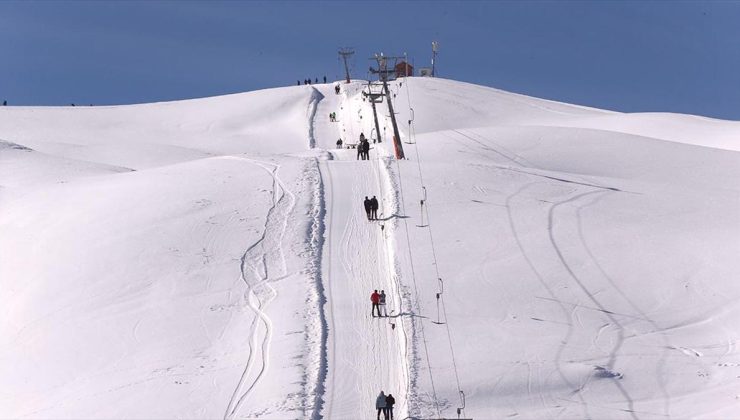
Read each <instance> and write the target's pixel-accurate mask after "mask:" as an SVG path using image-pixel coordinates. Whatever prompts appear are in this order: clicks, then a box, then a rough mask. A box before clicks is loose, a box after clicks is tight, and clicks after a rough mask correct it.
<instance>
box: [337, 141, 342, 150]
mask: <svg viewBox="0 0 740 420" xmlns="http://www.w3.org/2000/svg"><path fill="white" fill-rule="evenodd" d="M341 148H342V139H339V140H337V149H341Z"/></svg>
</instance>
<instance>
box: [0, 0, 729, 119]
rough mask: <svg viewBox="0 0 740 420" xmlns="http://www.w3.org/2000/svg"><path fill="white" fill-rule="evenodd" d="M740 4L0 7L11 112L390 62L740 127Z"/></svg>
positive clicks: (258, 83) (203, 91)
mask: <svg viewBox="0 0 740 420" xmlns="http://www.w3.org/2000/svg"><path fill="white" fill-rule="evenodd" d="M738 22H740V2H728V1H725V2H720V1H717V2H669V1H661V2H657V1H656V2H629V1H619V2H617V1H614V2H611V1H577V2H554V1H553V2H550V1H547V2H545V1H542V2H522V1H519V2H503V1H502V2H474V1H467V2H444V1H435V2H422V1H414V2H341V1H334V2H184V1H182V2H175V1H131V2H125V1H120V2H113V1H97V2H96V1H86V2H66V1H44V2H28V1H26V2H16V1H7V0H6V1H2V2H0V57H2V60H1V61H0V100H3V99H5V100H8V102H9V103H10V104H11V105H64V104H69V103H77V104H88V103H93V104H124V103H140V102H152V101H162V100H173V99H183V98H193V97H202V96H212V95H218V94H224V93H233V92H241V91H248V90H255V89H261V88H267V87H275V86H286V85H294V84H295V83H296V80H299V79H300V80H303V79H305V78H307V77H312V78H315V77H319V78H321V77H323V76H324V75H326V76H327V77H328V78H329V79H330V80H334V79H337V78H341V77H342V76H341V75H342V68H341V64H340V62H339V60H338V56H337V53H336V51H337V48H338V47H342V46H352V47H354V48H355V50H356V51H357V53H356V54H355V57H354V59H353V69H354V75H355V76H356V77H358V78H365V77H367V67H368V66H369V64H370V61H369V60H368V58H369V57H370V56H371V55H372V54H373V53H375V52H380V51H382V52H384V53H386V54H388V55H393V54H402V53H404V52H406V53H408V54H409V57H410V58H411V59H412V60H413V62H414V63H415V64H416V65H417V67H419V66H425V65H428V63H429V60H430V56H431V45H430V43H431V41H432V40H437V41H439V43H440V55H439V58H438V71H439V74H440V76H442V77H447V78H451V79H456V80H463V81H467V82H472V83H478V84H482V85H486V86H492V87H496V88H500V89H505V90H509V91H513V92H518V93H524V94H528V95H533V96H538V97H544V98H548V99H554V100H559V101H564V102H571V103H577V104H582V105H589V106H595V107H600V108H606V109H613V110H618V111H625V112H639V111H667V112H683V113H691V114H699V115H706V116H711V117H716V118H725V119H735V120H740V24H738Z"/></svg>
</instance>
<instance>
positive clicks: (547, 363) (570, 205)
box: [0, 78, 740, 419]
mask: <svg viewBox="0 0 740 420" xmlns="http://www.w3.org/2000/svg"><path fill="white" fill-rule="evenodd" d="M364 86H365V84H364V82H362V81H353V82H352V83H351V84H344V83H341V87H342V91H341V94H339V95H337V94H335V92H334V85H333V84H324V85H316V86H297V87H288V88H279V89H270V90H263V91H257V92H250V93H244V94H236V95H228V96H222V97H214V98H205V99H195V100H188V101H179V102H170V103H155V104H143V105H130V106H115V107H74V108H73V107H60V108H43V107H0V302H2V310H1V311H0V313H1V314H2V316H0V418H46V419H48V418H76V419H80V418H90V419H92V418H95V419H99V418H131V419H135V418H140V419H144V418H146V419H152V418H224V419H240V418H270V419H287V418H311V419H319V418H327V419H362V418H365V419H372V418H376V415H377V411H376V410H375V400H376V396H377V395H378V393H379V392H380V391H381V390H382V391H384V392H385V393H386V394H388V393H391V394H393V396H394V397H395V399H396V405H395V407H394V417H395V418H397V419H402V418H406V417H411V418H457V417H458V411H457V409H458V408H462V410H460V417H466V418H476V419H489V418H491V419H492V418H525V419H533V418H540V419H551V418H568V419H570V418H583V419H585V418H599V419H612V418H614V419H621V418H626V419H664V418H679V419H682V418H733V417H738V416H739V415H740V348H739V346H738V340H739V339H740V330H739V329H738V326H739V325H740V259H739V258H738V256H740V123H738V122H731V121H718V120H712V119H707V118H700V117H694V116H687V115H675V114H652V113H646V114H622V113H616V112H610V111H603V110H598V109H592V108H586V107H581V106H575V105H568V104H563V103H557V102H552V101H546V100H542V99H536V98H531V97H526V96H522V95H517V94H512V93H508V92H503V91H499V90H495V89H490V88H486V87H481V86H476V85H471V84H466V83H461V82H456V81H452V80H444V79H422V78H408V79H399V80H398V81H395V82H392V83H391V91H392V93H393V99H394V106H395V109H396V112H397V120H398V122H399V125H400V129H401V137H402V146H403V148H404V151H405V153H406V157H407V159H406V160H401V161H399V160H396V159H395V158H394V157H393V156H394V151H393V145H392V141H391V135H392V126H391V124H390V119H389V114H388V108H387V104H386V103H385V102H383V103H382V104H378V108H377V111H378V115H379V118H380V124H379V128H380V130H375V128H374V123H373V112H372V109H371V106H370V103H369V102H367V101H365V100H363V95H362V90H363V87H364ZM331 112H336V113H337V120H338V121H337V122H330V121H329V118H328V116H329V113H331ZM410 120H413V121H412V123H411V124H409V121H410ZM377 131H380V133H378V132H377ZM360 133H364V134H365V136H367V137H368V138H370V139H377V138H378V134H379V135H380V140H382V142H381V143H372V142H371V146H372V148H371V151H370V159H369V160H367V161H364V160H358V159H357V153H356V150H354V149H341V150H338V149H336V146H335V143H336V141H337V139H339V138H340V137H341V138H342V139H343V140H344V142H345V144H354V143H356V142H357V138H358V137H359V135H360ZM365 196H369V197H372V196H376V197H377V198H378V200H379V202H380V209H379V211H378V219H379V220H377V221H368V220H367V218H366V215H365V211H364V209H363V204H362V201H363V199H364V198H365ZM422 200H424V201H423V205H422V204H421V202H422ZM376 289H377V290H384V291H385V292H386V294H387V305H386V306H387V307H386V310H387V312H388V315H389V316H388V317H384V318H376V317H372V316H371V313H370V310H371V305H370V294H371V293H372V292H373V290H376ZM438 296H439V299H438ZM460 391H462V393H461V392H460ZM463 395H464V399H463ZM463 404H464V408H463Z"/></svg>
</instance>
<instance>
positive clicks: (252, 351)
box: [224, 158, 295, 419]
mask: <svg viewBox="0 0 740 420" xmlns="http://www.w3.org/2000/svg"><path fill="white" fill-rule="evenodd" d="M240 159H243V160H245V161H248V162H251V163H253V164H255V165H257V166H259V167H261V168H262V169H264V170H265V171H266V172H267V173H268V174H270V176H271V177H272V179H273V186H272V188H273V204H272V207H270V209H269V210H268V212H267V217H266V219H265V228H264V230H263V231H262V236H261V237H260V238H259V239H258V240H257V241H256V242H255V243H254V244H252V245H251V246H250V247H249V248H248V249H247V250H246V251H245V252H244V254H243V255H242V258H241V275H240V280H242V281H243V282H244V284H245V285H246V287H247V291H246V292H245V299H246V302H247V305H248V306H249V308H250V309H252V311H253V312H254V313H255V315H256V317H255V318H254V320H253V321H252V324H251V326H250V332H249V335H250V338H249V358H248V360H247V365H246V367H245V368H244V372H243V373H242V376H241V378H240V379H239V383H238V384H237V386H236V389H235V390H234V393H233V394H232V396H231V399H230V400H229V405H228V406H227V408H226V412H225V414H224V419H232V418H234V417H235V416H236V415H237V414H238V412H239V409H240V408H241V406H242V404H243V403H244V401H245V400H246V399H247V397H248V396H249V394H250V393H251V391H252V390H253V389H254V387H255V386H256V385H257V383H258V382H259V381H260V379H261V378H262V377H263V376H264V374H265V372H266V371H267V370H268V368H269V350H270V343H271V341H272V321H271V320H270V318H269V316H268V315H267V314H266V313H265V310H266V308H267V306H268V305H269V303H270V302H272V300H274V299H275V298H276V297H277V294H278V293H277V291H276V290H275V289H274V288H273V287H272V286H271V285H270V284H269V282H270V281H271V280H272V281H276V280H280V279H282V278H285V276H286V272H287V267H286V263H285V257H284V254H283V250H282V240H283V237H284V235H285V232H286V230H287V226H288V216H289V215H290V213H291V212H292V210H293V207H294V205H295V196H294V195H293V193H291V192H290V191H289V190H288V189H287V188H286V187H285V184H284V183H283V181H282V180H281V179H280V177H279V176H278V175H277V172H278V170H279V169H280V166H279V165H276V164H272V163H268V162H262V161H258V160H253V159H247V158H240ZM278 195H279V196H278ZM273 271H277V272H278V273H279V274H278V275H277V276H275V277H272V278H271V276H272V273H273ZM258 320H259V321H261V325H263V326H264V329H265V331H264V333H263V335H262V340H261V343H260V345H259V347H257V340H258V336H259V331H258V330H259V327H260V324H259V323H258ZM258 352H259V358H260V362H261V367H260V370H259V372H257V373H256V374H252V370H253V367H254V365H255V364H256V363H258V362H257V358H258V354H257V353H258ZM250 378H251V381H249V379H250ZM248 381H249V385H248V386H247V385H246V384H247V382H248ZM245 388H246V390H244V389H245ZM242 390H244V391H242Z"/></svg>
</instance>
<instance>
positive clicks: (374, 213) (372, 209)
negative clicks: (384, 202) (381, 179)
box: [363, 196, 378, 220]
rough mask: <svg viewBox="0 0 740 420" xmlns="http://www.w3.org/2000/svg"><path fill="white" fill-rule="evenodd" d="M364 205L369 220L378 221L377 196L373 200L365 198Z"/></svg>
mask: <svg viewBox="0 0 740 420" xmlns="http://www.w3.org/2000/svg"><path fill="white" fill-rule="evenodd" d="M363 205H364V206H365V213H367V220H378V199H377V198H375V196H373V198H372V199H369V198H367V196H365V201H364V202H363Z"/></svg>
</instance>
